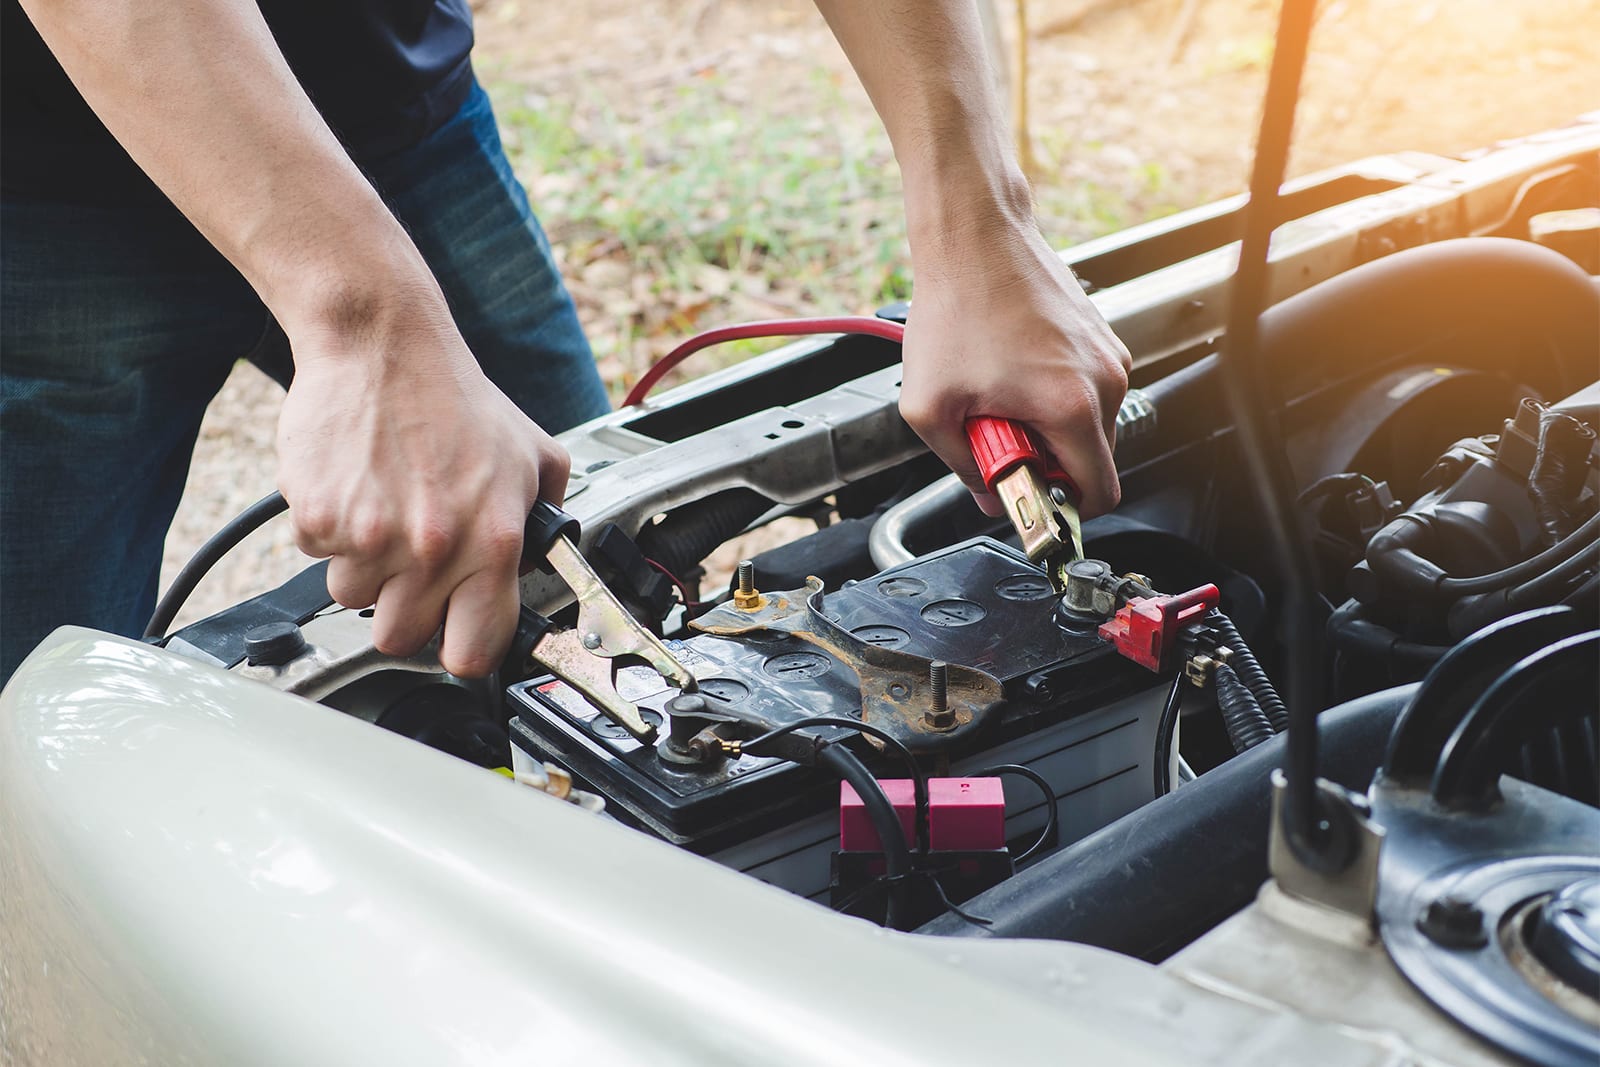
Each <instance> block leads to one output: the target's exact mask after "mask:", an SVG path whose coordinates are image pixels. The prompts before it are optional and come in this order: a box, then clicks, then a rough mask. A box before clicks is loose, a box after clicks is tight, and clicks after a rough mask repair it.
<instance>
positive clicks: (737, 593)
mask: <svg viewBox="0 0 1600 1067" xmlns="http://www.w3.org/2000/svg"><path fill="white" fill-rule="evenodd" d="M736 573H737V577H736V578H735V579H734V587H733V606H734V607H736V608H738V609H739V610H740V611H756V610H757V609H759V608H760V607H761V605H762V603H763V601H762V598H761V594H760V593H758V592H757V591H756V565H755V564H754V563H752V562H750V561H749V560H747V559H741V560H740V561H739V569H738V571H737V572H736Z"/></svg>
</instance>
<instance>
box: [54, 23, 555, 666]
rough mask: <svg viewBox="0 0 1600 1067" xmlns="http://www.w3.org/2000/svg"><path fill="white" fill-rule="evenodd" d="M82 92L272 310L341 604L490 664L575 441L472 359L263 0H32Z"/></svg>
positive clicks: (388, 631)
mask: <svg viewBox="0 0 1600 1067" xmlns="http://www.w3.org/2000/svg"><path fill="white" fill-rule="evenodd" d="M24 7H25V9H26V11H27V13H28V16H29V17H30V18H31V19H32V20H33V23H34V25H35V26H36V27H37V28H38V30H39V33H40V34H41V35H42V36H43V37H44V40H45V42H46V43H47V44H48V45H49V46H50V49H51V51H52V52H54V53H55V55H56V58H57V59H59V60H60V61H61V65H62V66H63V67H64V68H65V69H66V71H67V73H68V74H69V75H70V76H71V78H72V81H73V84H75V85H76V86H77V87H78V89H79V91H80V92H82V93H83V96H84V99H85V100H87V101H88V103H89V106H90V107H92V108H94V110H95V113H96V114H97V115H98V116H99V117H100V119H101V120H102V121H103V122H104V123H105V124H106V127H107V128H108V129H110V131H111V132H112V134H113V135H115V136H116V138H117V140H118V141H120V142H121V143H122V146H123V147H124V148H126V149H127V150H128V152H129V154H131V155H132V156H133V158H134V160H135V161H136V162H138V164H139V165H140V166H141V167H142V168H143V169H144V170H145V172H146V173H147V174H149V175H150V177H151V178H152V179H154V180H155V182H156V184H157V185H159V186H160V187H161V189H162V191H163V192H165V193H166V194H167V196H168V197H170V198H171V199H172V202H173V203H174V204H176V205H177V206H178V208H179V209H180V210H181V211H182V212H183V213H184V215H186V216H187V217H188V218H189V220H190V221H191V222H193V223H194V224H195V226H196V227H197V228H198V229H199V230H200V232H201V233H203V234H205V236H206V237H207V239H209V240H210V241H211V243H212V244H213V245H215V246H216V248H217V250H218V251H220V252H221V253H222V254H223V255H225V256H226V257H228V260H229V261H230V262H231V263H232V264H233V265H234V266H235V267H237V268H238V269H239V272H240V273H241V274H243V275H244V277H245V278H246V279H247V280H248V281H249V282H250V284H251V285H252V286H253V287H254V288H255V291H256V292H257V293H258V294H260V296H261V299H262V300H263V301H264V302H265V304H266V305H267V307H268V308H269V309H270V310H271V312H272V314H273V315H274V316H275V317H276V318H277V320H278V322H280V323H281V324H282V325H283V329H284V331H285V332H286V333H287V334H288V336H289V341H290V344H291V347H292V348H293V351H294V361H295V378H294V386H293V388H292V389H291V390H290V391H289V398H288V401H287V402H286V404H285V406H284V409H283V415H282V417H281V419H280V420H279V423H278V458H279V488H280V489H282V491H283V495H284V497H285V498H286V499H287V500H288V501H289V506H290V508H291V513H292V515H293V517H294V523H295V529H296V535H297V538H298V540H299V543H300V546H301V548H303V549H304V550H306V551H307V552H310V553H311V554H312V555H319V556H332V557H333V562H332V564H331V565H330V567H329V569H328V583H329V587H330V588H329V591H330V592H332V593H333V595H334V597H335V598H336V599H337V600H339V602H340V603H343V604H347V605H349V606H351V607H366V606H367V605H369V604H372V603H374V602H376V604H377V612H376V614H375V625H374V639H375V640H376V642H377V644H378V647H379V648H380V649H382V650H383V651H385V652H391V653H396V654H401V655H404V654H408V653H411V652H415V651H416V650H417V649H418V648H420V647H421V646H422V645H423V644H425V643H426V642H427V641H428V639H429V638H430V637H432V635H433V634H434V633H435V632H436V631H437V630H438V628H439V624H440V621H441V619H445V618H446V616H447V615H448V625H447V626H446V627H445V637H444V646H443V650H442V652H441V655H440V658H441V660H442V661H443V663H444V666H445V667H446V669H448V670H450V671H453V672H454V673H457V674H467V675H472V674H483V673H485V672H487V671H489V670H491V669H492V668H493V667H494V666H495V665H496V663H497V662H498V661H499V658H500V656H501V655H502V654H503V652H504V650H505V648H506V646H507V645H508V644H509V642H510V639H511V633H512V630H513V629H514V627H515V625H516V618H517V607H518V605H517V564H518V557H519V555H520V550H521V544H522V528H523V524H524V521H525V519H526V517H527V514H528V511H529V509H530V508H531V507H532V506H533V503H534V501H535V500H536V499H538V497H539V496H540V495H541V493H542V495H544V496H545V497H547V498H549V499H551V500H559V499H560V498H561V494H562V493H563V492H564V491H565V488H566V482H567V463H568V460H567V457H566V454H565V453H564V452H563V451H562V450H561V448H560V447H559V446H558V445H556V443H555V442H554V441H552V440H551V439H550V438H549V437H548V436H547V435H546V434H545V433H544V432H542V431H541V430H540V429H539V428H538V427H537V426H535V425H533V424H532V423H531V422H529V421H528V419H527V418H525V417H524V416H523V415H522V414H521V412H519V411H518V410H517V409H516V408H515V407H514V406H513V405H512V403H511V402H510V401H509V400H507V399H506V398H505V396H503V395H502V394H501V393H500V392H499V391H498V390H497V389H495V388H494V387H493V386H492V385H490V384H489V382H488V381H487V380H486V379H485V378H484V377H483V374H482V372H481V371H480V370H479V369H478V365H477V363H476V362H475V361H474V360H473V358H472V355H471V353H470V352H468V351H467V348H466V345H465V343H464V342H463V341H462V340H461V336H460V334H459V333H458V332H457V331H456V328H455V325H454V323H453V322H452V321H451V319H450V313H449V309H448V308H447V306H446V304H445V300H444V296H443V294H441V293H440V291H439V287H438V284H437V283H436V282H435V280H434V278H433V276H432V274H431V273H430V272H429V270H428V266H427V264H426V263H425V262H424V261H423V259H422V256H421V254H420V253H419V252H418V251H417V249H416V246H415V245H414V244H413V243H412V241H411V239H410V237H409V236H408V235H407V234H406V232H405V231H404V229H402V228H401V226H400V224H399V222H398V221H396V220H395V218H394V216H393V215H392V214H390V213H389V209H388V208H387V207H386V206H385V205H384V203H383V201H382V200H381V199H380V198H379V196H378V194H377V192H376V191H375V190H374V189H373V188H372V186H371V185H370V184H369V183H368V182H367V180H366V178H365V177H364V176H363V175H362V174H361V172H360V171H359V170H358V169H357V168H356V166H355V164H354V163H353V162H351V160H350V157H349V156H348V155H346V154H345V151H344V149H343V148H342V147H341V146H340V145H339V142H338V141H337V140H336V139H335V138H334V136H333V132H332V131H331V130H329V129H328V126H327V123H325V122H323V120H322V117H321V116H320V115H319V114H318V113H317V110H316V108H314V107H313V106H312V104H311V101H310V100H309V99H308V98H307V96H306V94H305V91H304V90H303V89H302V88H301V87H300V84H299V83H298V82H297V81H296V80H295V77H294V74H293V72H291V71H290V69H289V66H288V64H287V63H286V62H285V61H284V58H283V54H282V53H281V52H280V51H279V50H278V47H277V43H276V42H275V41H274V40H273V37H272V33H271V31H270V30H269V29H268V28H267V24H266V21H265V20H264V19H263V17H262V15H261V9H260V8H259V7H258V6H257V5H256V3H255V2H254V0H163V3H162V4H161V6H160V10H159V12H153V11H152V8H151V5H150V4H148V3H145V2H142V0H24Z"/></svg>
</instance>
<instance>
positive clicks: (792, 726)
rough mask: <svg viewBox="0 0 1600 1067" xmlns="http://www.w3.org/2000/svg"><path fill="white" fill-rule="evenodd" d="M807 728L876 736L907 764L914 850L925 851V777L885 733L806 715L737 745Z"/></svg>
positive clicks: (901, 746)
mask: <svg viewBox="0 0 1600 1067" xmlns="http://www.w3.org/2000/svg"><path fill="white" fill-rule="evenodd" d="M809 726H839V727H843V728H844V729H846V730H855V731H856V732H857V733H863V734H866V735H867V736H869V737H876V738H877V739H878V740H879V741H882V742H883V743H884V745H886V746H887V747H889V748H892V749H894V752H895V755H896V756H898V757H900V761H901V762H902V763H904V764H905V765H906V771H907V772H909V774H910V775H911V788H912V798H913V801H914V803H915V805H916V822H915V823H914V825H915V827H916V831H917V847H918V848H919V849H923V848H926V847H927V844H928V840H927V838H928V776H927V775H926V774H925V773H923V770H922V768H921V766H919V765H918V764H917V757H915V756H913V755H912V754H911V750H910V749H909V748H907V747H906V746H905V743H904V742H903V741H901V740H900V739H899V738H898V737H896V736H894V735H893V734H891V733H889V732H888V731H886V730H882V729H879V728H878V727H876V726H873V725H872V724H871V723H865V722H860V721H859V720H856V719H846V718H843V717H841V716H838V715H809V716H807V717H806V718H804V719H796V720H795V721H794V722H786V723H784V724H783V725H782V726H779V727H777V728H776V729H773V730H768V731H767V732H766V733H764V734H762V735H761V736H760V737H756V738H753V739H752V740H749V741H742V742H740V747H742V748H745V749H753V748H755V747H756V746H757V745H759V744H761V743H762V742H764V741H772V740H774V739H776V738H779V737H782V736H783V735H784V734H790V733H794V731H796V730H804V729H806V728H807V727H809Z"/></svg>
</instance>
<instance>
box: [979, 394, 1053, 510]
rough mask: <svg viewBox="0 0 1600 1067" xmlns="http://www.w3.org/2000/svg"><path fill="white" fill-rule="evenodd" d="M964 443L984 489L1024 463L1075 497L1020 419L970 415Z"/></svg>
mask: <svg viewBox="0 0 1600 1067" xmlns="http://www.w3.org/2000/svg"><path fill="white" fill-rule="evenodd" d="M967 443H968V444H969V445H971V446H972V458H973V459H974V460H976V461H977V463H978V477H980V478H982V479H983V485H984V488H986V489H988V490H989V492H991V493H992V492H994V487H995V483H996V482H998V481H999V480H1000V479H1001V478H1004V477H1005V476H1006V475H1007V474H1010V473H1011V472H1012V471H1014V470H1016V469H1017V468H1018V467H1020V466H1023V465H1024V464H1026V465H1028V466H1031V467H1033V468H1034V470H1035V471H1037V472H1038V474H1039V475H1040V477H1042V478H1043V479H1044V481H1045V484H1046V485H1064V486H1066V488H1067V491H1068V492H1069V493H1070V494H1071V495H1072V498H1073V499H1074V500H1076V499H1077V498H1078V487H1077V486H1076V485H1075V484H1073V481H1072V478H1071V476H1070V475H1068V474H1067V472H1066V471H1064V470H1062V469H1061V465H1060V464H1058V463H1057V462H1056V461H1055V457H1053V456H1051V455H1049V454H1048V453H1047V452H1045V450H1044V449H1042V448H1040V447H1039V442H1038V439H1037V438H1035V437H1034V436H1033V432H1032V431H1031V430H1029V429H1028V428H1027V427H1026V426H1024V425H1022V424H1021V423H1020V422H1012V421H1011V420H1010V419H997V418H995V417H993V416H992V415H974V416H973V417H972V418H970V419H968V420H967Z"/></svg>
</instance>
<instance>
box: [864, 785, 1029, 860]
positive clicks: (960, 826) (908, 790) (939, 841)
mask: <svg viewBox="0 0 1600 1067" xmlns="http://www.w3.org/2000/svg"><path fill="white" fill-rule="evenodd" d="M878 784H879V785H881V786H883V791H884V793H885V794H887V796H888V797H889V803H891V804H893V805H894V810H895V813H896V814H898V815H899V816H900V825H901V826H903V827H905V831H906V840H907V841H909V842H911V843H912V845H913V847H915V842H916V837H915V832H916V801H915V798H914V795H913V792H914V787H913V785H912V782H911V779H909V778H881V779H879V780H878ZM928 847H929V848H930V849H931V850H933V851H935V852H986V851H992V850H994V849H1002V848H1005V847H1006V795H1005V790H1004V788H1003V787H1002V786H1001V783H1000V779H998V778H930V779H929V780H928ZM839 849H840V851H843V852H882V851H883V845H882V843H880V842H879V840H878V832H877V831H876V830H874V829H873V827H872V820H871V819H870V818H868V817H867V811H866V808H865V807H864V806H863V805H862V803H861V797H860V796H858V795H857V794H856V791H855V790H854V789H852V788H851V787H850V783H849V782H840V783H839Z"/></svg>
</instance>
